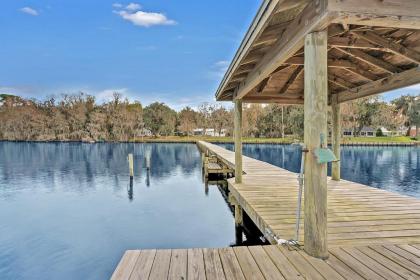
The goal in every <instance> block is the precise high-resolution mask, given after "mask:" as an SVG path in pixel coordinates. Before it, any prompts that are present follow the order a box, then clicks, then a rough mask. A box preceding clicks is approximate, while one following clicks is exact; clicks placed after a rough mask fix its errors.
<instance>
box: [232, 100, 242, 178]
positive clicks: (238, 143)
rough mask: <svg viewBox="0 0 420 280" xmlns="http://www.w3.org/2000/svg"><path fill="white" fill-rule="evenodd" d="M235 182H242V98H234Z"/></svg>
mask: <svg viewBox="0 0 420 280" xmlns="http://www.w3.org/2000/svg"><path fill="white" fill-rule="evenodd" d="M234 126H235V131H234V137H235V182H236V183H237V184H240V183H242V100H240V99H236V100H235V119H234Z"/></svg>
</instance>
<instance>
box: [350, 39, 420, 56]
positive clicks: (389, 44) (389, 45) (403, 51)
mask: <svg viewBox="0 0 420 280" xmlns="http://www.w3.org/2000/svg"><path fill="white" fill-rule="evenodd" d="M352 33H353V34H355V35H356V36H358V37H359V38H362V39H364V40H366V41H369V42H371V43H374V44H376V45H379V46H382V47H383V48H385V49H387V50H389V51H390V52H392V53H394V54H396V55H400V56H402V57H404V58H405V59H408V60H410V61H412V62H414V63H416V64H420V53H419V52H417V51H415V50H412V49H409V48H406V47H404V46H403V45H400V44H397V43H394V42H393V41H391V40H389V39H386V38H383V37H381V36H379V35H378V34H376V33H375V32H372V31H365V32H352Z"/></svg>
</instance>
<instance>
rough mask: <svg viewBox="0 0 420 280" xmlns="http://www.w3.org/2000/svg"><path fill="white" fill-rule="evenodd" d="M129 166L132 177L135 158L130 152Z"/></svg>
mask: <svg viewBox="0 0 420 280" xmlns="http://www.w3.org/2000/svg"><path fill="white" fill-rule="evenodd" d="M128 168H129V169H130V177H134V160H133V154H128Z"/></svg>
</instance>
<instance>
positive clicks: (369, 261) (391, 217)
mask: <svg viewBox="0 0 420 280" xmlns="http://www.w3.org/2000/svg"><path fill="white" fill-rule="evenodd" d="M198 146H199V147H200V149H201V150H208V151H209V152H210V153H213V154H215V155H216V156H217V157H218V158H219V160H220V161H222V162H223V163H224V164H226V165H227V166H228V167H230V168H232V169H233V168H234V164H235V162H234V153H233V152H231V151H228V150H226V149H224V148H222V147H219V146H216V145H213V144H210V143H206V142H199V143H198ZM243 167H244V172H245V173H246V174H245V175H244V176H243V183H242V184H235V183H234V180H229V181H228V185H229V191H230V193H231V195H232V196H234V197H235V199H236V200H237V202H238V203H239V204H240V205H241V206H242V208H243V210H244V211H245V212H246V213H247V215H248V216H249V217H250V218H251V219H252V220H253V222H254V223H255V224H256V225H257V227H258V228H259V229H260V230H261V232H263V233H264V232H265V231H266V229H269V230H271V231H272V232H273V233H274V234H275V235H276V236H277V237H279V238H282V239H291V238H293V234H294V224H295V208H296V200H297V188H298V183H297V174H295V173H292V172H289V171H287V170H284V169H281V168H279V167H276V166H273V165H271V164H268V163H266V162H262V161H259V160H255V159H252V158H249V157H245V156H244V158H243ZM328 188H329V194H328V203H329V204H328V206H329V212H328V243H329V248H330V249H329V253H330V256H329V258H328V259H327V260H320V259H315V258H312V257H310V256H308V255H307V254H306V253H305V252H304V251H303V250H301V249H296V248H288V247H284V246H280V245H267V246H250V247H246V246H239V247H233V248H230V247H229V248H221V249H208V248H204V249H199V248H196V249H173V250H129V251H126V253H125V254H124V256H123V258H122V259H121V261H120V263H119V264H118V266H117V268H116V270H115V271H114V274H113V275H112V278H111V279H112V280H129V279H132V280H134V279H152V280H154V279H157V280H159V279H184V280H185V279H229V280H230V279H232V280H236V279H352V280H353V279H420V245H419V244H420V201H419V200H416V199H414V198H410V197H407V196H403V195H399V194H394V193H391V192H387V191H384V190H379V189H375V188H371V187H368V186H365V185H361V184H357V183H353V182H349V181H344V180H343V181H340V182H334V181H329V182H328ZM302 218H303V216H302ZM301 232H303V223H302V227H301ZM268 240H270V238H268ZM270 241H271V242H272V243H273V244H274V240H273V239H271V240H270ZM300 242H302V236H301V237H300Z"/></svg>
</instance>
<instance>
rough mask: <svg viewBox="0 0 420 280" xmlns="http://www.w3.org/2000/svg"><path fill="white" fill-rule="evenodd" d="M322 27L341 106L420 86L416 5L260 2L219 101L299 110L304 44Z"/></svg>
mask: <svg viewBox="0 0 420 280" xmlns="http://www.w3.org/2000/svg"><path fill="white" fill-rule="evenodd" d="M325 29H328V33H329V34H328V35H329V40H328V75H329V78H328V79H329V92H330V94H338V100H339V102H345V101H348V100H352V99H356V98H360V97H365V96H369V95H372V94H378V93H381V92H384V91H388V90H392V89H396V88H401V87H405V86H409V85H413V84H417V83H420V68H419V64H420V1H419V0H383V1H376V0H341V1H338V0H314V1H311V0H265V1H263V3H262V5H261V7H260V9H259V10H258V12H257V15H256V17H255V18H254V21H253V22H252V24H251V26H250V28H249V30H248V32H247V33H246V34H245V37H244V39H243V40H242V43H241V45H240V47H239V49H238V51H237V52H236V55H235V56H234V58H233V60H232V62H231V64H230V66H229V68H228V70H227V72H226V74H225V75H224V77H223V80H222V82H221V84H220V86H219V88H218V90H217V93H216V99H217V100H220V101H229V100H234V99H237V98H238V99H242V100H243V101H244V102H254V103H272V102H275V103H282V104H302V103H303V98H304V93H303V74H302V73H303V71H304V48H303V42H304V39H305V36H306V35H307V34H309V33H311V32H315V31H320V30H325Z"/></svg>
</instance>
